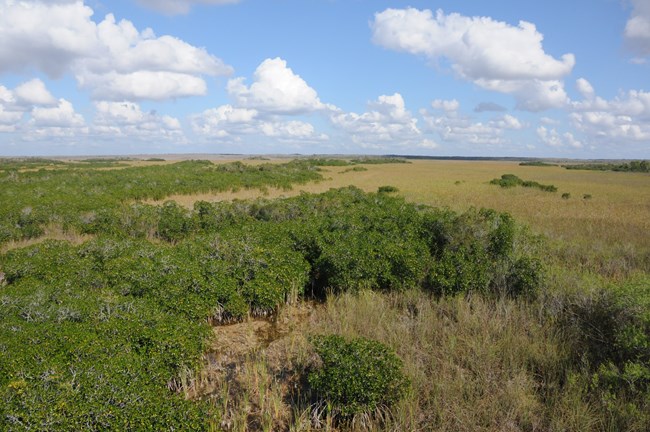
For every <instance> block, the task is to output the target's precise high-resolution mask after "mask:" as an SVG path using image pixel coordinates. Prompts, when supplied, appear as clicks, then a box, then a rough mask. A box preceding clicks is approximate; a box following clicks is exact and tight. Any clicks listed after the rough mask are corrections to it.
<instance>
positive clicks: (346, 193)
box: [0, 161, 541, 430]
mask: <svg viewBox="0 0 650 432" xmlns="http://www.w3.org/2000/svg"><path fill="white" fill-rule="evenodd" d="M86 163H99V162H86ZM57 166H58V165H57ZM65 166H66V165H65V164H64V165H63V167H61V168H59V169H56V170H49V171H45V170H43V171H35V172H31V171H30V172H25V173H23V172H20V173H17V172H14V171H12V172H11V173H5V174H0V182H2V184H3V186H6V187H4V188H2V189H0V195H1V196H2V198H4V199H5V200H4V201H3V202H6V203H8V204H7V206H6V207H3V208H2V209H0V216H1V217H0V237H1V238H2V240H4V241H8V240H10V239H12V238H13V239H15V238H22V237H25V236H28V237H33V236H38V235H40V233H39V231H38V230H42V227H43V226H44V225H45V224H47V223H52V222H54V223H60V224H61V225H62V226H63V227H70V228H73V229H78V230H79V231H81V232H84V233H90V234H94V235H95V238H94V239H93V240H91V241H88V242H86V243H84V244H81V245H72V244H70V243H67V242H63V241H45V242H42V243H38V244H34V245H32V246H29V247H26V248H21V249H15V250H12V251H10V252H8V253H6V254H4V255H2V256H0V269H1V272H2V273H3V274H4V279H5V280H4V282H3V286H2V288H1V290H2V291H1V292H0V353H1V354H2V356H0V416H1V418H2V419H3V420H4V419H9V420H8V421H10V423H9V424H10V430H11V429H21V428H22V429H29V428H31V429H42V430H77V429H88V428H90V429H116V430H122V429H124V430H129V429H131V430H160V429H167V428H174V429H177V430H201V429H205V428H206V424H205V421H206V417H207V412H208V411H209V405H208V404H207V403H202V402H189V401H185V400H184V399H183V398H182V397H181V396H180V395H179V394H177V393H175V392H173V391H170V390H169V388H168V384H169V383H173V382H174V381H175V380H176V379H177V377H178V374H179V373H180V371H181V370H183V369H184V368H192V367H194V366H195V365H196V362H197V361H198V359H199V358H200V356H201V354H202V352H203V348H204V341H205V338H206V337H207V335H208V334H210V331H209V327H208V326H207V325H206V321H208V320H212V321H216V322H224V321H227V320H232V319H241V318H243V317H245V316H246V315H248V314H252V315H267V314H270V313H273V312H274V311H275V310H276V309H277V308H278V306H280V305H281V304H283V303H285V302H291V301H293V300H295V299H296V298H299V297H300V296H302V295H304V294H305V293H307V294H312V295H323V294H324V293H326V292H329V291H333V292H341V291H356V290H361V289H366V288H370V289H378V290H387V291H390V290H393V291H394V290H403V289H406V288H413V287H426V288H428V289H430V290H431V291H433V292H434V293H436V294H438V295H454V294H456V293H468V292H474V291H476V292H482V293H492V294H506V295H512V296H516V295H522V294H523V295H528V294H529V293H530V292H531V291H534V290H535V289H536V287H537V286H538V283H539V277H540V276H539V275H540V273H541V268H540V266H538V265H537V264H536V263H535V261H534V259H533V258H532V257H530V256H529V254H528V253H524V252H525V251H523V250H521V248H520V247H519V246H518V245H519V244H521V243H525V242H526V237H525V236H524V235H523V234H522V232H520V229H519V228H518V227H517V225H516V224H515V223H514V221H513V220H512V218H511V217H510V216H509V215H507V214H500V213H497V212H494V211H489V210H480V211H477V210H472V211H469V212H467V213H464V214H460V215H459V214H456V213H454V212H451V211H441V210H436V209H432V208H428V207H423V206H417V205H414V204H410V203H407V202H406V201H405V200H404V199H403V198H400V197H397V196H393V195H392V194H388V193H365V192H363V191H362V190H360V189H357V188H354V187H348V188H343V189H338V190H331V191H329V192H327V193H324V194H320V195H311V194H302V195H300V196H297V197H294V198H288V199H278V200H254V201H239V200H235V201H233V202H216V203H209V202H205V201H200V202H197V203H196V204H195V206H194V208H193V210H191V211H190V210H187V209H185V208H183V207H181V206H180V205H178V204H177V203H175V202H172V201H168V202H165V203H164V204H163V205H161V206H154V205H147V204H143V203H140V202H137V200H138V199H143V198H145V197H149V198H158V199H160V198H162V197H163V196H166V195H168V194H169V193H172V192H175V193H182V192H184V191H188V192H189V191H191V192H196V191H205V190H225V189H228V188H238V187H261V186H265V185H275V186H281V187H285V186H286V187H289V186H290V185H291V184H292V183H293V182H302V181H307V180H310V179H317V178H320V176H319V175H318V174H317V173H316V171H315V170H316V168H317V167H316V166H314V165H309V161H299V162H296V163H293V162H292V163H289V164H284V165H271V164H268V165H260V166H256V167H251V166H248V165H245V164H243V163H232V164H225V165H218V166H215V165H213V164H211V163H209V162H205V161H191V162H185V163H180V164H171V165H159V166H153V167H140V168H126V169H122V170H119V171H113V172H111V171H106V170H104V171H97V170H92V169H85V168H74V169H69V168H65ZM12 173H13V174H12ZM3 175H4V176H3ZM134 200H136V202H133V201H134ZM161 240H162V241H161ZM332 343H334V342H332ZM323 346H325V345H323ZM341 349H342V348H341ZM346 349H348V348H346ZM349 349H351V350H352V349H354V350H356V351H354V352H359V353H360V355H364V356H366V355H368V356H369V355H370V353H375V354H377V353H379V354H377V355H378V356H379V358H383V357H384V354H381V353H384V351H382V349H383V348H381V349H380V348H379V347H377V346H375V345H373V344H371V343H370V344H367V343H366V342H354V343H353V344H352V345H351V348H349ZM332 350H334V347H333V348H332ZM7 353H11V355H5V354H7ZM324 355H325V356H327V355H326V354H324ZM373 355H374V354H373ZM385 356H387V358H388V360H381V361H379V360H377V361H378V363H377V365H376V366H377V367H383V366H382V365H384V363H385V364H386V365H388V366H386V367H389V366H390V365H393V366H395V365H396V364H397V363H395V361H394V359H393V357H391V356H390V355H389V354H385ZM373 358H374V357H373ZM374 361H375V360H372V361H370V362H369V365H372V364H373V362H374ZM382 362H384V363H382ZM373 367H374V366H373ZM390 367H392V366H390ZM390 367H389V369H390ZM390 370H392V369H390ZM362 372H363V373H371V370H370V369H363V371H362ZM328 373H329V372H328ZM390 373H393V372H390ZM390 373H389V374H388V375H386V374H382V377H389V376H390ZM323 376H325V375H323ZM323 379H325V378H323ZM382 379H383V378H382ZM396 379H397V378H396ZM400 379H401V378H400ZM398 381H399V380H398ZM369 382H372V381H369ZM323 385H325V384H323ZM383 385H389V384H387V382H383V381H380V382H379V384H372V386H375V387H372V388H373V389H376V388H379V387H377V386H383ZM390 385H393V384H390ZM390 385H389V387H390ZM395 386H396V387H390V388H389V390H387V391H388V393H389V394H390V392H393V393H392V394H393V396H389V397H388V398H384V399H381V398H379V399H378V398H377V397H376V395H375V396H371V399H363V398H362V399H355V401H353V402H352V405H350V406H351V407H353V408H349V407H347V408H342V411H341V412H345V413H353V412H356V411H355V410H356V409H357V408H359V409H361V408H360V407H363V406H365V407H366V408H368V407H371V406H375V407H376V406H378V405H372V404H379V405H381V404H389V403H392V402H394V401H395V400H396V399H397V398H398V393H399V392H400V391H401V390H399V391H398V388H401V387H400V386H401V384H400V385H399V386H398V385H397V384H395ZM171 387H173V386H171ZM357 390H358V388H357V389H356V390H355V389H354V388H353V389H350V392H351V393H350V394H351V395H352V396H351V397H354V398H356V397H357V396H355V393H354V392H356V391H357ZM328 391H329V390H328ZM346 391H347V390H346ZM372 391H373V392H374V391H375V390H372ZM371 394H374V393H371ZM400 394H401V393H400ZM346 397H347V396H346ZM366 408H363V409H366ZM369 409H374V408H369Z"/></svg>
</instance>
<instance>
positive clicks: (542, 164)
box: [519, 161, 557, 167]
mask: <svg viewBox="0 0 650 432" xmlns="http://www.w3.org/2000/svg"><path fill="white" fill-rule="evenodd" d="M519 166H535V167H552V166H557V165H555V164H551V163H548V162H544V161H528V162H521V163H519Z"/></svg>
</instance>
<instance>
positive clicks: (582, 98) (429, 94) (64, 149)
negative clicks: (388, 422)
mask: <svg viewBox="0 0 650 432" xmlns="http://www.w3.org/2000/svg"><path fill="white" fill-rule="evenodd" d="M171 153H237V154H294V153H300V154H402V155H407V154H411V155H430V156H494V157H500V156H511V157H552V158H579V159H596V158H606V159H643V158H646V159H649V158H650V0H570V1H568V2H567V1H556V0H546V1H543V2H542V1H537V2H529V1H521V0H518V1H514V0H496V1H490V2H487V1H485V0H467V1H459V0H440V1H435V0H433V1H432V0H430V1H422V0H411V1H409V2H402V1H384V0H130V1H128V0H112V1H107V0H85V1H81V0H49V1H39V0H0V156H55V155H56V156H71V155H133V154H171Z"/></svg>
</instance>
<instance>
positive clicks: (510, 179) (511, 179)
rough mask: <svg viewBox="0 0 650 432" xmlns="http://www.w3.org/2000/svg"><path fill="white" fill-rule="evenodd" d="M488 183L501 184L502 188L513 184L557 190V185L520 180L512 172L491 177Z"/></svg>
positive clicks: (546, 190) (548, 190) (550, 190)
mask: <svg viewBox="0 0 650 432" xmlns="http://www.w3.org/2000/svg"><path fill="white" fill-rule="evenodd" d="M490 184H493V185H498V186H501V187H502V188H511V187H515V186H523V187H530V188H537V189H539V190H542V191H544V192H557V187H555V186H553V185H543V184H540V183H537V182H536V181H532V180H522V179H520V178H519V177H517V176H516V175H514V174H503V175H502V176H501V178H500V179H493V180H491V181H490Z"/></svg>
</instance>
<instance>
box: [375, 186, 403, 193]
mask: <svg viewBox="0 0 650 432" xmlns="http://www.w3.org/2000/svg"><path fill="white" fill-rule="evenodd" d="M377 192H379V193H391V192H399V189H398V188H396V187H395V186H379V188H378V189H377Z"/></svg>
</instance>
